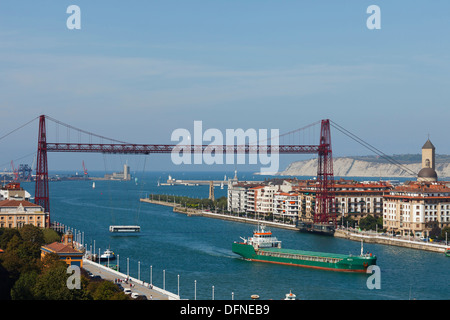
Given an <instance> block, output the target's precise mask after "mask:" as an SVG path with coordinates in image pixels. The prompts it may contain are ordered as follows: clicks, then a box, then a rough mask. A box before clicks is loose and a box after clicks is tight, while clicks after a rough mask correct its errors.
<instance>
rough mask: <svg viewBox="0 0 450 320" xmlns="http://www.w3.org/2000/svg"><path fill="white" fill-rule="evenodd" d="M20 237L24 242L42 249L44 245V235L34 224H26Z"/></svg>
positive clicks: (21, 229)
mask: <svg viewBox="0 0 450 320" xmlns="http://www.w3.org/2000/svg"><path fill="white" fill-rule="evenodd" d="M19 233H20V236H21V237H22V239H23V241H27V242H30V243H32V244H35V245H37V246H39V247H41V246H42V245H43V244H44V233H43V232H42V229H41V228H38V227H35V226H33V225H32V224H26V225H24V226H23V227H22V228H20V229H19Z"/></svg>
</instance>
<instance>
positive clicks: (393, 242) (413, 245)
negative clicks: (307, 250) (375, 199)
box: [140, 198, 448, 254]
mask: <svg viewBox="0 0 450 320" xmlns="http://www.w3.org/2000/svg"><path fill="white" fill-rule="evenodd" d="M140 201H141V202H146V203H150V204H157V205H162V206H166V207H172V208H173V212H177V213H182V214H186V215H187V216H202V217H208V218H214V219H221V220H228V221H236V222H243V223H249V224H258V223H259V222H261V221H263V223H264V224H265V225H267V226H271V227H277V228H282V229H288V230H293V231H299V228H298V227H296V226H295V225H289V224H284V223H279V222H271V221H265V220H256V219H251V218H246V217H239V216H238V217H236V216H234V215H226V214H220V213H214V212H208V211H202V210H197V209H192V208H183V207H181V205H180V204H178V203H175V204H174V203H169V202H165V201H157V200H151V199H146V198H145V199H142V198H141V199H140ZM334 237H336V238H341V239H347V240H352V241H361V240H363V241H364V242H366V243H375V244H383V245H390V246H398V247H404V248H410V249H416V250H425V251H430V252H435V253H444V254H445V250H446V248H447V247H448V246H446V245H445V244H436V243H429V242H422V241H414V240H407V239H397V238H393V237H388V236H382V235H379V234H376V233H371V232H362V233H358V232H351V231H348V230H343V229H337V230H336V231H335V232H334Z"/></svg>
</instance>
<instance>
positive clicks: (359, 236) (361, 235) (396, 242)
mask: <svg viewBox="0 0 450 320" xmlns="http://www.w3.org/2000/svg"><path fill="white" fill-rule="evenodd" d="M334 236H335V237H337V238H344V239H349V240H353V241H361V240H362V241H364V242H366V243H377V244H384V245H390V246H398V247H405V248H411V249H417V250H426V251H432V252H439V253H445V249H446V248H447V246H446V245H445V243H433V242H425V241H422V240H419V239H416V238H413V237H396V236H389V235H382V234H379V233H377V232H374V231H357V230H348V229H345V228H344V229H337V230H336V231H335V232H334Z"/></svg>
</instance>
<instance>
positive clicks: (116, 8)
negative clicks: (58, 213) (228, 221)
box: [0, 0, 450, 171]
mask: <svg viewBox="0 0 450 320" xmlns="http://www.w3.org/2000/svg"><path fill="white" fill-rule="evenodd" d="M71 5H77V6H78V7H79V8H80V26H81V29H69V28H68V27H67V20H68V19H69V18H70V17H71V15H72V12H70V13H67V8H68V7H69V6H71ZM371 5H377V6H378V7H379V8H380V17H381V19H380V26H381V29H369V28H368V27H367V20H368V19H369V18H370V17H371V13H367V8H368V7H369V6H371ZM449 34H450V2H449V1H446V0H434V1H425V0H423V1H411V0H410V1H400V0H399V1H382V0H371V1H365V0H347V1H345V0H343V1H332V0H329V1H325V0H323V1H321V0H318V1H300V0H296V1H289V0H286V1H279V0H278V1H266V0H239V1H237V0H227V1H225V0H216V1H212V0H209V1H207V0H191V1H181V0H178V1H175V0H164V1H162V0H161V1H160V0H158V1H156V0H155V1H143V0H142V1H137V0H135V1H111V0H110V1H101V0H98V1H80V0H70V1H51V0H48V1H45V0H42V1H31V0H30V1H22V0H2V1H1V2H0V112H1V113H0V147H1V149H2V152H1V153H0V168H1V169H2V170H3V168H7V169H9V168H10V162H11V160H14V163H15V164H16V166H17V165H18V164H19V163H28V164H30V165H31V164H32V163H33V160H34V158H35V154H36V150H37V133H38V121H37V120H35V121H32V122H31V123H30V124H28V125H26V126H24V127H23V128H21V129H20V130H17V131H14V132H13V133H11V134H9V135H7V134H8V133H10V132H12V131H13V130H15V129H17V128H19V127H21V126H22V125H24V124H26V123H28V122H29V121H31V120H33V119H36V118H37V117H38V116H39V115H41V114H45V115H47V116H50V117H52V118H54V119H57V120H59V121H61V122H64V123H67V124H70V125H72V126H74V127H76V128H80V129H83V130H86V131H89V132H94V133H96V134H99V135H102V136H106V137H110V138H114V139H117V140H121V141H127V142H131V143H143V144H145V143H148V144H151V143H156V144H164V143H177V142H171V135H172V133H173V132H174V130H176V129H179V128H185V129H187V130H189V131H192V130H193V126H194V121H202V123H203V128H204V129H205V130H206V129H207V128H214V129H218V130H219V131H221V132H224V133H225V130H226V129H238V128H242V129H244V130H246V129H249V128H254V129H256V130H258V129H267V130H270V129H278V130H279V132H280V133H283V132H288V131H291V130H295V129H297V128H302V127H304V126H307V125H309V124H311V123H315V122H317V121H320V120H322V119H330V120H332V121H333V122H335V123H337V124H339V125H340V126H342V127H344V128H345V129H347V130H348V131H350V132H352V133H354V134H355V135H357V136H358V137H360V138H361V139H363V140H364V141H366V142H368V143H370V144H371V145H373V146H375V147H376V148H377V149H379V150H381V151H382V152H384V153H385V154H389V155H392V154H416V153H420V152H421V150H420V149H421V147H422V145H423V144H424V143H425V141H426V139H427V138H428V136H429V137H430V139H431V141H432V142H433V144H434V145H435V147H436V153H438V154H450V144H449V143H448V138H447V137H448V135H449V131H450V129H449V126H448V123H449V119H450V90H449V89H448V88H449V87H450V72H449V71H450V59H449V58H450V40H449V39H450V37H449ZM47 131H48V140H47V141H49V142H50V141H51V140H53V141H55V140H58V141H59V142H63V140H64V139H65V138H68V136H69V135H70V134H69V132H67V130H66V129H65V128H62V127H61V128H60V127H58V126H56V125H55V126H54V128H53V127H50V125H49V128H48V130H47ZM318 133H319V132H318V130H315V135H316V137H317V140H318V139H319V134H318ZM331 134H332V138H331V139H332V148H333V156H334V157H340V156H351V155H372V154H373V153H372V152H371V151H370V150H368V149H366V148H364V147H362V146H361V145H359V144H357V143H355V142H354V141H353V140H351V139H349V138H348V137H346V136H345V135H343V134H342V133H340V132H339V131H337V130H333V129H332V133H331ZM5 135H7V136H6V137H4V136H5ZM71 135H72V139H74V135H76V133H71ZM316 143H318V141H317V142H316ZM280 157H281V158H280V170H282V169H283V168H284V167H286V166H287V165H288V164H289V163H290V162H291V161H295V160H303V159H305V157H306V158H308V157H311V156H306V155H295V156H284V155H281V156H280ZM82 161H85V163H86V166H87V167H88V168H89V169H91V170H107V169H108V170H109V169H111V170H116V166H117V165H118V164H120V163H122V162H124V161H129V162H130V163H132V162H133V164H132V165H134V166H135V169H136V170H142V166H143V165H142V164H143V163H147V162H146V161H144V160H143V156H129V157H128V156H103V155H100V154H49V169H50V170H77V171H80V170H82V166H81V162H82ZM137 166H140V168H137ZM146 166H147V167H146V170H169V171H170V170H194V169H195V170H217V171H221V170H222V169H225V170H230V169H231V170H234V168H235V167H236V165H225V166H223V165H222V166H220V165H214V166H208V165H206V164H202V165H181V166H177V165H175V164H174V163H173V162H172V161H171V157H170V155H151V156H149V160H148V164H147V165H146ZM119 167H120V165H119ZM259 167H261V165H256V166H243V165H242V166H238V167H237V169H242V168H251V169H259Z"/></svg>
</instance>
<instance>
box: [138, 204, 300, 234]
mask: <svg viewBox="0 0 450 320" xmlns="http://www.w3.org/2000/svg"><path fill="white" fill-rule="evenodd" d="M140 201H142V202H147V203H152V204H158V205H163V206H167V207H173V212H178V213H182V214H186V215H188V216H203V217H208V218H214V219H221V220H228V221H237V222H244V223H250V224H258V222H261V221H262V222H263V223H264V225H266V226H271V227H276V228H282V229H289V230H296V231H298V228H297V227H296V226H294V225H288V224H284V223H278V222H271V221H263V220H255V219H250V218H246V217H236V216H232V215H227V214H220V213H214V212H208V211H202V210H197V209H192V208H184V207H181V206H180V204H178V203H177V204H174V203H170V202H164V201H157V200H150V199H140Z"/></svg>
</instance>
